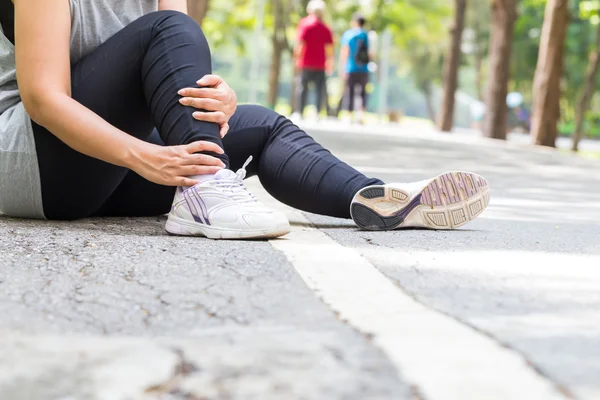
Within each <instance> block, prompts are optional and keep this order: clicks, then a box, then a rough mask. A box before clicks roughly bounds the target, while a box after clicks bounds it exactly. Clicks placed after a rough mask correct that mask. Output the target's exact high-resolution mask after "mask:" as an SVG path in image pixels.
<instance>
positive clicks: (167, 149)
mask: <svg viewBox="0 0 600 400" xmlns="http://www.w3.org/2000/svg"><path fill="white" fill-rule="evenodd" d="M199 152H212V153H217V154H223V149H221V147H219V145H217V144H214V143H210V142H204V141H199V142H194V143H190V144H188V145H183V146H158V145H155V144H151V143H146V142H141V143H140V147H139V148H137V149H136V150H134V151H132V157H131V159H130V161H129V162H128V163H127V164H128V165H127V166H128V168H129V169H131V170H133V171H135V172H136V173H137V174H138V175H140V176H142V177H144V178H146V179H147V180H149V181H151V182H154V183H157V184H159V185H164V186H194V185H196V184H198V182H197V181H195V180H193V179H191V178H189V177H190V176H194V175H206V174H215V173H217V172H218V171H219V170H221V169H223V168H224V167H225V164H223V162H222V161H221V160H219V159H218V158H216V157H212V156H208V155H204V154H196V153H199Z"/></svg>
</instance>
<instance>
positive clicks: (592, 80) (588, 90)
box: [572, 24, 600, 151]
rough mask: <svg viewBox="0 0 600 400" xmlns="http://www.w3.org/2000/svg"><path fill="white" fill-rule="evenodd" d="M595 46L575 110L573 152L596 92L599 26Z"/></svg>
mask: <svg viewBox="0 0 600 400" xmlns="http://www.w3.org/2000/svg"><path fill="white" fill-rule="evenodd" d="M596 32H597V34H596V46H595V47H594V49H593V50H592V52H591V53H590V63H589V65H588V68H587V71H586V73H585V83H584V84H583V88H582V89H581V91H580V94H579V96H578V99H577V109H576V110H575V131H574V132H573V148H572V149H573V151H578V150H579V142H580V140H581V137H582V135H583V122H584V117H585V113H586V112H587V111H588V110H589V108H590V102H591V100H592V96H593V95H594V92H595V90H596V77H597V76H598V70H600V24H598V26H597V28H596Z"/></svg>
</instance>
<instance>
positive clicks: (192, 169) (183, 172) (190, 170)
mask: <svg viewBox="0 0 600 400" xmlns="http://www.w3.org/2000/svg"><path fill="white" fill-rule="evenodd" d="M222 169H223V168H222V167H210V166H207V165H185V166H182V167H181V168H179V170H178V175H180V176H187V177H189V176H195V175H209V174H216V173H217V172H219V171H220V170H222Z"/></svg>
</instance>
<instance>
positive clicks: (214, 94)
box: [178, 75, 237, 138]
mask: <svg viewBox="0 0 600 400" xmlns="http://www.w3.org/2000/svg"><path fill="white" fill-rule="evenodd" d="M197 83H198V86H204V87H201V88H184V89H181V90H180V91H179V92H178V93H179V95H180V96H182V98H181V99H180V100H179V102H180V103H181V104H183V105H184V106H190V107H194V108H197V109H199V110H205V111H197V112H195V113H194V114H193V116H194V118H195V119H197V120H198V121H207V122H215V123H217V124H219V126H220V127H221V132H220V133H221V137H222V138H223V137H225V135H226V134H227V132H228V131H229V119H230V118H231V117H232V116H233V114H234V113H235V110H236V109H237V96H236V95H235V92H234V91H233V89H231V88H230V87H229V85H228V84H227V83H225V81H224V80H223V79H222V78H221V77H220V76H218V75H206V76H205V77H204V78H202V79H200V80H199V81H198V82H197Z"/></svg>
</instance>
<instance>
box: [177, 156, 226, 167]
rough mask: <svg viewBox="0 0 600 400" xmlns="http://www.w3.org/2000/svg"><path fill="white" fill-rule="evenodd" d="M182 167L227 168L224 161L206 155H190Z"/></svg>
mask: <svg viewBox="0 0 600 400" xmlns="http://www.w3.org/2000/svg"><path fill="white" fill-rule="evenodd" d="M182 165H198V166H202V165H206V166H208V167H211V166H213V167H221V168H223V167H225V164H223V161H221V160H219V159H218V158H217V157H213V156H209V155H206V154H190V155H189V156H187V157H186V158H185V159H184V160H183V161H182Z"/></svg>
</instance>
